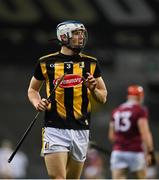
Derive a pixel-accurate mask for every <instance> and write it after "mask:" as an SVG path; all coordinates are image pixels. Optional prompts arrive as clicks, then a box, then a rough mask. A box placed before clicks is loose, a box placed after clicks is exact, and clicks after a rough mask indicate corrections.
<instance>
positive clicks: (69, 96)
mask: <svg viewBox="0 0 159 180" xmlns="http://www.w3.org/2000/svg"><path fill="white" fill-rule="evenodd" d="M70 65H71V68H68V67H69V66H68V63H64V72H65V73H67V74H73V63H70ZM64 96H65V97H64V104H65V108H66V120H68V121H69V120H72V119H75V117H74V113H73V87H71V88H65V89H64Z"/></svg>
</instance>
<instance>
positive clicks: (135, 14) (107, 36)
mask: <svg viewBox="0 0 159 180" xmlns="http://www.w3.org/2000/svg"><path fill="white" fill-rule="evenodd" d="M72 19H74V20H80V21H82V22H83V23H84V24H85V26H86V27H87V29H88V33H89V40H88V44H87V46H86V48H85V53H87V52H88V54H90V55H95V56H96V57H98V59H99V61H100V63H101V65H102V66H101V67H102V71H103V76H104V80H105V82H106V84H107V89H108V101H107V103H106V104H105V105H104V106H100V105H98V104H96V103H94V102H93V116H92V127H91V134H92V140H94V141H96V142H97V143H98V144H99V146H101V147H103V148H105V149H109V150H110V148H111V146H110V144H109V142H108V139H107V129H108V120H109V117H110V112H111V110H112V108H114V107H115V106H116V105H117V104H119V103H121V102H122V101H124V100H125V95H126V87H127V86H128V85H130V84H133V83H137V84H141V85H143V86H144V88H145V91H146V99H145V103H146V105H147V106H148V107H149V110H150V125H151V129H152V132H153V135H154V141H155V149H156V150H159V140H158V132H159V131H158V130H159V123H158V118H159V111H158V107H159V100H158V99H159V74H158V72H159V51H158V48H159V1H158V0H151V1H148V0H67V1H65V0H1V1H0V27H1V28H0V58H1V60H0V64H1V65H0V77H1V78H0V84H1V86H0V101H1V103H0V112H1V116H0V118H1V121H0V122H1V125H0V141H1V140H3V139H5V138H7V139H10V140H11V141H12V142H13V143H14V145H15V144H16V143H17V141H18V140H19V138H20V137H21V135H22V134H23V132H24V131H25V129H26V128H27V126H28V125H29V123H30V122H31V120H32V119H33V117H34V115H35V113H36V112H35V111H34V109H33V107H32V106H31V105H30V103H29V102H28V99H27V88H28V85H29V81H30V78H31V76H32V73H33V67H34V65H35V63H36V60H37V59H38V58H39V57H40V56H42V55H45V54H47V53H51V52H54V51H56V50H58V48H59V46H58V45H57V43H55V42H52V41H49V39H51V38H54V37H56V34H55V29H56V25H57V24H58V23H59V22H61V21H64V20H72ZM42 117H43V115H42V114H41V116H40V117H39V119H38V122H37V123H36V124H35V126H34V127H33V129H32V131H31V133H30V134H29V136H28V137H27V139H26V140H25V142H24V144H23V145H22V147H21V150H23V151H24V152H25V153H26V154H27V156H28V158H29V167H28V173H27V178H47V175H46V171H45V167H44V163H43V159H42V158H40V156H39V155H40V147H41V126H42ZM105 157H106V161H105V166H106V169H105V171H106V173H105V176H106V178H109V177H110V172H109V158H108V156H105Z"/></svg>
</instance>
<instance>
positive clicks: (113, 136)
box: [108, 121, 115, 143]
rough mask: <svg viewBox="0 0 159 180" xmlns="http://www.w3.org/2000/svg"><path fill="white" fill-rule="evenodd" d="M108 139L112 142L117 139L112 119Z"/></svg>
mask: <svg viewBox="0 0 159 180" xmlns="http://www.w3.org/2000/svg"><path fill="white" fill-rule="evenodd" d="M108 139H109V141H110V142H111V143H114V141H115V135H114V123H113V122H112V121H110V123H109V130H108Z"/></svg>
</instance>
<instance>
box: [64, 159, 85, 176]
mask: <svg viewBox="0 0 159 180" xmlns="http://www.w3.org/2000/svg"><path fill="white" fill-rule="evenodd" d="M83 165H84V162H78V161H75V160H73V159H72V158H70V159H69V161H68V165H67V179H80V176H81V173H82V169H83Z"/></svg>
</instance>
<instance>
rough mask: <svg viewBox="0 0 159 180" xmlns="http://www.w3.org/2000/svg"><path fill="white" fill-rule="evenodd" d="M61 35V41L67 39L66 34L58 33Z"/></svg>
mask: <svg viewBox="0 0 159 180" xmlns="http://www.w3.org/2000/svg"><path fill="white" fill-rule="evenodd" d="M60 37H61V41H65V42H66V41H68V37H67V36H66V34H63V35H60Z"/></svg>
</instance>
